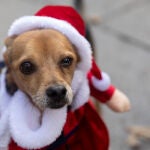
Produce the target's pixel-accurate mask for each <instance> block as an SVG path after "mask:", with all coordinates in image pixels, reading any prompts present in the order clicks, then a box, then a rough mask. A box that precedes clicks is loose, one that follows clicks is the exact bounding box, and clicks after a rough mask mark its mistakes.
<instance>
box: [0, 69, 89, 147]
mask: <svg viewBox="0 0 150 150" xmlns="http://www.w3.org/2000/svg"><path fill="white" fill-rule="evenodd" d="M0 85H1V86H0V149H1V148H5V147H7V146H8V145H9V142H10V138H13V140H14V141H15V142H16V143H17V144H18V145H19V146H21V147H23V148H27V149H39V148H41V147H45V146H47V145H49V144H51V143H53V142H54V141H55V140H56V139H57V138H58V137H59V136H60V134H61V132H62V130H63V127H64V125H65V122H66V117H67V106H65V107H63V108H61V109H57V110H54V109H46V110H45V111H44V113H43V116H42V119H41V120H40V118H41V116H40V115H41V114H40V112H39V110H38V109H37V108H36V107H35V106H33V105H32V103H30V101H29V100H28V98H27V96H26V95H25V94H24V93H23V92H21V91H20V90H18V91H17V92H16V93H15V94H14V96H9V95H8V93H7V91H6V89H5V73H2V74H1V76H0ZM72 90H73V94H74V98H73V102H72V111H74V110H76V109H77V108H79V107H81V106H82V105H84V104H85V103H86V102H87V101H88V97H89V88H88V82H87V79H86V78H85V75H84V73H83V72H82V71H80V70H76V71H75V74H74V77H73V82H72ZM40 122H41V123H40ZM33 139H34V140H33Z"/></svg>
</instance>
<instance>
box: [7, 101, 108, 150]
mask: <svg viewBox="0 0 150 150" xmlns="http://www.w3.org/2000/svg"><path fill="white" fill-rule="evenodd" d="M63 137H64V138H59V139H58V140H57V141H56V142H55V143H54V144H52V145H50V147H49V148H48V147H46V148H42V149H40V150H68V149H71V150H108V146H109V138H108V132H107V129H106V127H105V124H104V123H103V121H102V120H101V118H100V117H99V115H98V114H97V112H96V110H95V108H94V107H93V105H92V104H91V102H88V103H86V104H85V105H84V106H82V107H81V108H80V109H77V110H76V111H75V112H69V113H68V116H67V121H66V124H65V126H64V130H63ZM33 140H34V139H33ZM65 140H66V141H65ZM9 150H25V149H23V148H21V147H19V146H17V144H16V143H14V142H11V143H10V145H9Z"/></svg>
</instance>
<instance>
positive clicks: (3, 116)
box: [0, 71, 11, 148]
mask: <svg viewBox="0 0 150 150" xmlns="http://www.w3.org/2000/svg"><path fill="white" fill-rule="evenodd" d="M10 103H11V100H10V96H9V95H8V94H7V92H6V87H5V71H4V72H3V73H2V74H1V75H0V148H4V147H7V146H8V144H9V141H10V132H9V124H8V116H9V106H10Z"/></svg>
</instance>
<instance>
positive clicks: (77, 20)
mask: <svg viewBox="0 0 150 150" xmlns="http://www.w3.org/2000/svg"><path fill="white" fill-rule="evenodd" d="M35 15H36V16H47V17H52V18H56V19H60V20H64V21H67V22H68V23H70V24H71V25H72V26H73V27H74V28H75V29H76V30H77V31H78V32H79V33H80V34H81V35H83V36H85V24H84V21H83V19H82V18H81V16H80V15H79V14H78V13H77V11H76V10H75V9H74V8H72V7H69V6H45V7H43V8H42V9H40V10H39V11H38V12H37V13H36V14H35Z"/></svg>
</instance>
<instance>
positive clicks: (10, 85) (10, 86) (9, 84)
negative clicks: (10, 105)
mask: <svg viewBox="0 0 150 150" xmlns="http://www.w3.org/2000/svg"><path fill="white" fill-rule="evenodd" d="M15 38H16V36H12V37H8V38H7V39H6V40H5V45H6V51H5V53H4V54H3V56H4V61H5V64H6V67H7V72H6V89H7V92H8V93H9V94H10V95H13V94H14V93H15V92H16V91H17V86H16V84H15V82H14V80H13V77H12V73H11V56H10V55H11V46H12V43H13V41H14V39H15Z"/></svg>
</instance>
